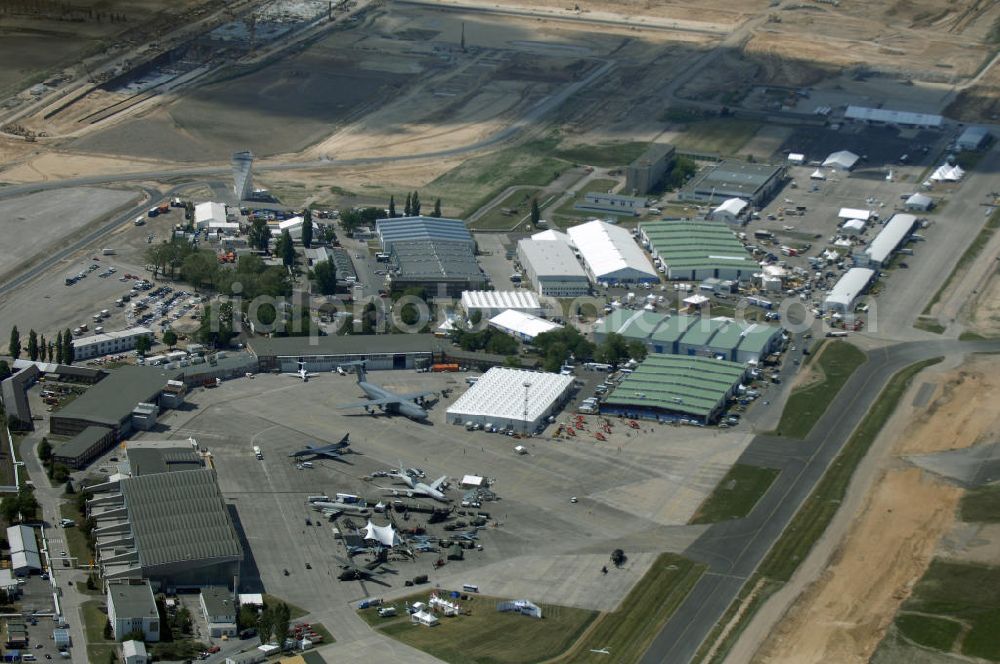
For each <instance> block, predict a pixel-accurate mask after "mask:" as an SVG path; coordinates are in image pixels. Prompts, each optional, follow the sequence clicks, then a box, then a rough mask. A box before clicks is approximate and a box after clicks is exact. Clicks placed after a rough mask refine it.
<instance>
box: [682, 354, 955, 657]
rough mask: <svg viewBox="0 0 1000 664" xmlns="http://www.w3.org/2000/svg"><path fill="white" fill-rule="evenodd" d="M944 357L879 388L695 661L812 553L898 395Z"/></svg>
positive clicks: (735, 630)
mask: <svg viewBox="0 0 1000 664" xmlns="http://www.w3.org/2000/svg"><path fill="white" fill-rule="evenodd" d="M940 361H941V358H933V359H930V360H925V361H923V362H919V363H917V364H914V365H911V366H909V367H906V368H905V369H903V370H901V371H899V372H897V373H896V375H894V376H893V377H892V378H891V379H890V380H889V383H888V384H887V385H886V387H885V388H884V389H883V390H882V393H881V394H879V397H878V399H877V400H876V402H875V404H874V406H872V408H871V410H869V411H868V414H867V415H866V416H865V418H864V419H863V420H862V421H861V423H860V424H859V425H858V428H857V429H855V431H854V434H853V435H852V436H851V439H850V440H849V441H847V444H846V445H845V446H844V449H843V450H841V452H840V455H839V456H838V457H837V458H836V459H835V460H834V462H833V464H832V465H831V466H830V468H829V469H828V470H827V471H826V474H824V475H823V478H822V479H821V480H820V482H819V484H818V485H817V486H816V488H815V489H814V490H813V492H812V494H810V496H809V498H808V499H807V500H806V501H805V503H804V504H803V505H802V507H801V508H800V509H799V511H798V512H797V513H796V514H795V516H794V517H793V518H792V521H791V522H790V523H789V524H788V526H787V527H786V528H785V531H784V532H783V533H782V535H781V537H780V538H779V539H778V541H777V542H775V543H774V546H772V547H771V551H770V552H769V553H768V555H767V557H766V558H764V560H763V561H762V562H761V564H760V566H759V567H758V568H757V572H756V573H755V574H754V575H753V576H752V577H751V578H750V579H749V580H748V581H747V582H746V583H745V584H744V586H743V590H742V591H741V592H740V596H739V597H738V598H737V599H736V601H734V602H733V603H732V604H731V605H730V606H729V608H728V609H726V613H725V614H724V615H723V618H722V620H720V621H719V623H718V624H716V626H715V627H714V628H713V630H712V632H711V633H710V634H709V637H708V638H707V639H706V640H705V643H704V644H703V645H702V647H701V648H700V649H699V651H698V654H697V655H696V656H695V661H703V660H704V658H705V657H706V656H707V655H708V651H709V649H710V648H711V647H712V645H711V644H713V643H715V641H716V640H718V639H719V637H720V636H721V634H722V630H723V629H724V627H725V626H726V625H728V624H729V622H730V621H731V620H732V619H733V618H734V616H735V615H736V613H737V611H739V610H740V607H741V606H742V605H743V604H744V603H747V604H748V606H747V607H746V609H745V610H744V611H743V613H742V614H741V615H740V618H739V620H738V621H737V622H736V623H735V624H734V625H733V626H732V628H731V629H730V630H729V632H727V634H726V637H725V638H724V639H723V640H722V641H721V642H720V644H719V646H718V648H716V650H715V651H714V654H713V656H712V658H711V660H710V661H711V662H712V663H713V664H714V663H716V662H722V661H723V660H724V659H725V658H726V655H727V654H728V652H729V649H730V648H732V646H733V644H734V643H736V640H737V639H738V638H739V635H740V633H741V632H742V631H743V630H744V629H746V626H747V625H749V624H750V621H751V620H752V619H753V616H754V614H755V613H756V612H757V610H758V609H759V608H760V607H761V606H762V605H763V604H764V602H765V601H766V599H767V598H768V597H770V596H771V595H773V594H774V593H775V592H777V591H778V590H779V589H780V588H781V587H782V586H783V585H784V582H786V581H788V579H790V578H791V576H792V574H793V573H794V572H795V570H796V569H797V568H798V566H799V564H800V563H801V562H802V561H803V560H804V559H805V557H806V555H808V553H809V551H810V549H812V547H813V544H815V543H816V540H818V539H819V537H820V536H821V535H822V534H823V532H824V531H825V530H826V527H827V526H828V525H829V523H830V520H831V519H833V516H834V514H836V512H837V509H838V508H839V507H840V502H841V500H842V499H843V497H844V493H845V492H846V491H847V487H848V485H849V484H850V481H851V477H852V476H853V474H854V470H855V468H857V465H858V463H860V461H861V459H862V458H864V455H865V454H867V452H868V448H869V447H871V444H872V442H874V440H875V437H876V436H877V435H878V433H879V431H881V430H882V427H883V426H884V425H885V422H886V421H887V420H888V419H889V417H890V416H891V415H892V413H893V411H895V410H896V406H897V405H898V404H899V400H900V399H901V398H902V396H903V394H904V393H905V392H906V390H907V388H908V387H909V385H910V383H911V381H912V380H913V377H914V376H916V375H917V374H918V373H919V372H920V371H922V370H924V369H926V368H927V367H929V366H931V365H934V364H937V363H938V362H940ZM758 584H760V589H759V590H758V592H757V593H756V594H754V595H753V597H750V592H751V589H753V588H755V587H756V586H757V585H758Z"/></svg>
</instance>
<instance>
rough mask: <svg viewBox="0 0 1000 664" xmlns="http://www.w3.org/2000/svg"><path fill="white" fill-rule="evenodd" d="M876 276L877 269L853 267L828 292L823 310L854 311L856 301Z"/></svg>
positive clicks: (842, 312) (843, 312)
mask: <svg viewBox="0 0 1000 664" xmlns="http://www.w3.org/2000/svg"><path fill="white" fill-rule="evenodd" d="M874 278H875V270H871V269H869V268H865V267H852V268H851V269H850V270H848V271H847V272H845V273H844V275H843V276H842V277H841V278H840V279H839V280H838V281H837V283H836V284H835V285H834V287H833V288H832V289H830V292H829V293H827V296H826V299H824V300H823V310H824V311H832V312H836V313H841V314H845V313H849V312H851V311H853V310H854V303H855V302H857V300H858V298H859V297H861V295H863V294H864V292H865V290H866V289H867V288H868V286H869V284H871V282H872V280H873V279H874Z"/></svg>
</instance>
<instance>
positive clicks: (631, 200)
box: [573, 191, 646, 217]
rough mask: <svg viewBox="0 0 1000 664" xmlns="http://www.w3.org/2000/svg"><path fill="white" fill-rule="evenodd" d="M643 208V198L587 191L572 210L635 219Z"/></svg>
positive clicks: (644, 202) (644, 204)
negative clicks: (581, 200) (580, 201)
mask: <svg viewBox="0 0 1000 664" xmlns="http://www.w3.org/2000/svg"><path fill="white" fill-rule="evenodd" d="M645 206H646V199H645V198H637V197H635V196H622V195H621V194H607V193H602V192H599V191H588V192H587V193H585V194H584V195H583V202H582V203H577V204H576V205H574V206H573V208H574V209H576V210H582V211H584V212H602V213H606V214H610V215H614V216H616V217H635V216H637V215H638V214H639V210H640V209H642V208H643V207H645Z"/></svg>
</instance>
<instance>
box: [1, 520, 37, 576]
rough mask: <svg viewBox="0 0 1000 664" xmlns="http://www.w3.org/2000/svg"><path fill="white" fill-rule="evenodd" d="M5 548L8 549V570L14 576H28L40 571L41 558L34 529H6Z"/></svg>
mask: <svg viewBox="0 0 1000 664" xmlns="http://www.w3.org/2000/svg"><path fill="white" fill-rule="evenodd" d="M7 546H8V548H10V569H11V571H12V572H13V573H14V576H28V575H29V574H31V573H32V572H40V571H42V556H41V553H39V551H38V540H37V539H36V538H35V529H34V528H30V527H28V526H11V527H9V528H7Z"/></svg>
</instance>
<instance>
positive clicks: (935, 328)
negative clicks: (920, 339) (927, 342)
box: [913, 316, 947, 334]
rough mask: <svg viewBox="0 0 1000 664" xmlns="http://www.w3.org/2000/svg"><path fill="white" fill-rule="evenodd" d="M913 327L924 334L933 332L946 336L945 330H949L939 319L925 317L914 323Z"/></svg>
mask: <svg viewBox="0 0 1000 664" xmlns="http://www.w3.org/2000/svg"><path fill="white" fill-rule="evenodd" d="M913 327H915V328H917V329H918V330H923V331H924V332H932V333H933V334H944V331H945V329H947V328H945V326H944V325H942V324H941V323H939V322H938V321H937V319H935V318H925V317H923V316H921V317H920V318H918V319H917V320H916V321H914V323H913Z"/></svg>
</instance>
